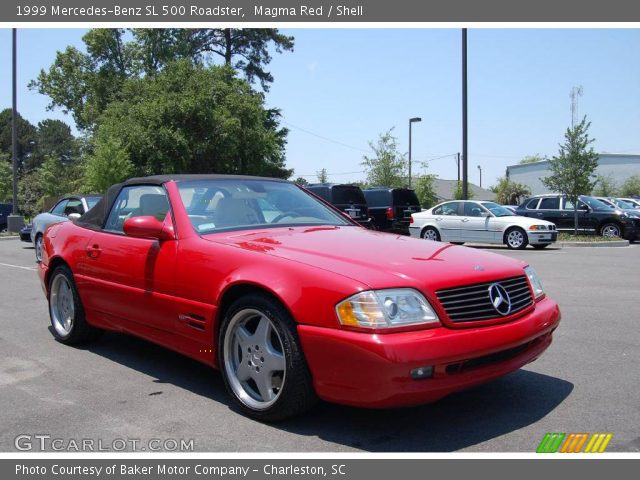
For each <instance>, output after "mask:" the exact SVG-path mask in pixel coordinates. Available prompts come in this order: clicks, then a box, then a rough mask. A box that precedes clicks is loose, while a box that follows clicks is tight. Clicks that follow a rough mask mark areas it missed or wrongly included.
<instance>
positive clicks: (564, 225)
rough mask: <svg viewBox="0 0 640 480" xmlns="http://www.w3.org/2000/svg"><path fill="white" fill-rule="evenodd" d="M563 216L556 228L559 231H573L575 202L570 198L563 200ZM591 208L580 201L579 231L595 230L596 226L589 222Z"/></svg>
mask: <svg viewBox="0 0 640 480" xmlns="http://www.w3.org/2000/svg"><path fill="white" fill-rule="evenodd" d="M562 207H563V208H562V214H561V216H560V219H559V221H558V222H556V227H557V228H558V230H573V229H574V226H575V219H574V211H573V202H572V201H571V200H569V199H568V198H563V199H562ZM588 217H589V207H588V206H587V205H586V204H585V203H584V202H582V201H580V200H578V229H579V230H583V231H584V230H587V231H588V230H594V229H595V224H592V222H589V218H588Z"/></svg>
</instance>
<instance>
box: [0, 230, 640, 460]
mask: <svg viewBox="0 0 640 480" xmlns="http://www.w3.org/2000/svg"><path fill="white" fill-rule="evenodd" d="M490 250H492V251H494V252H496V253H498V254H504V255H508V256H510V257H514V258H521V259H524V260H526V261H528V262H529V263H530V264H531V265H533V266H534V267H535V268H536V269H537V270H538V273H539V274H540V275H541V277H542V279H543V281H544V282H545V287H546V291H547V294H548V295H549V296H551V297H552V298H554V299H555V300H556V301H557V302H558V303H559V304H560V307H561V309H562V314H563V319H562V323H561V325H560V327H559V329H558V330H557V331H556V334H555V341H554V343H553V345H552V346H551V347H550V349H549V350H548V351H547V352H546V353H545V354H544V355H543V356H542V357H541V358H540V359H539V360H538V361H536V362H534V363H533V364H530V365H527V366H526V367H525V368H524V369H522V370H520V371H518V372H515V373H512V374H510V375H508V376H507V377H504V378H502V379H500V380H497V381H495V382H493V383H490V384H487V385H484V386H481V387H478V388H475V389H473V390H470V391H466V392H461V393H458V394H455V395H452V396H450V397H448V398H446V399H444V400H441V401H440V402H438V403H435V404H432V405H425V406H422V407H418V408H410V409H401V410H386V411H373V410H362V409H355V408H348V407H342V406H337V405H329V404H320V405H319V406H318V407H317V408H316V409H315V410H313V411H312V412H310V413H308V414H307V415H305V416H303V417H298V418H295V419H291V420H288V421H286V422H283V423H280V424H276V425H266V424H261V423H258V422H255V421H252V420H249V419H248V418H245V417H244V416H242V415H241V414H239V413H238V412H237V411H236V410H235V409H234V408H233V407H232V406H231V402H230V399H229V398H228V397H227V395H226V393H225V391H224V387H223V384H222V380H221V377H220V375H219V374H218V373H217V372H216V371H214V370H211V369H209V368H207V367H205V366H203V365H200V364H199V363H197V362H195V361H192V360H189V359H187V358H185V357H182V356H180V355H178V354H174V353H172V352H169V351H167V350H164V349H162V348H160V347H157V346H155V345H152V344H149V343H147V342H145V341H142V340H138V339H135V338H131V337H127V336H123V335H119V334H107V335H105V336H104V337H103V338H102V339H101V340H99V341H98V342H97V343H95V344H93V345H91V346H89V347H87V348H82V349H81V348H70V347H66V346H64V345H62V344H59V343H57V342H56V341H55V340H54V339H53V336H52V334H51V333H50V331H49V329H48V327H49V316H48V312H47V305H46V302H45V299H44V296H43V295H42V291H41V289H40V285H39V281H38V278H37V275H36V272H35V264H34V252H33V249H32V248H30V247H29V246H28V245H27V244H25V243H21V242H19V241H17V240H0V286H1V287H0V312H1V313H0V318H1V319H2V322H1V326H2V328H1V330H0V399H1V406H2V408H1V409H0V451H5V452H6V451H10V452H14V451H16V450H15V447H14V439H15V438H16V437H17V436H19V435H35V434H44V435H50V436H51V437H52V438H62V439H65V441H67V442H68V441H69V440H71V439H74V440H76V441H80V440H81V439H95V440H96V441H98V440H100V441H102V442H103V443H104V444H106V445H111V442H112V441H113V440H114V439H122V438H128V439H139V440H140V441H141V442H140V443H141V444H142V445H144V444H145V443H146V442H147V441H148V440H149V439H152V438H153V439H178V440H179V439H186V440H189V439H193V445H194V448H195V450H196V451H214V452H237V451H278V452H349V451H351V452H353V451H369V452H434V451H435V452H440V451H444V452H449V451H470V452H512V451H515V452H533V451H535V449H536V447H537V445H538V443H539V442H540V441H541V439H542V437H543V436H544V434H545V433H547V432H591V433H594V432H611V433H613V439H612V440H611V443H610V444H609V448H608V449H607V451H626V452H638V451H640V401H639V399H640V367H639V366H640V328H639V322H640V306H639V305H640V297H639V294H640V273H639V272H640V245H631V246H629V247H624V248H562V249H560V248H553V247H551V248H548V249H547V250H544V251H534V250H533V249H527V250H524V251H515V252H514V251H509V250H506V249H505V248H501V247H494V248H490ZM34 447H35V448H34V449H35V450H38V445H37V443H36V442H34Z"/></svg>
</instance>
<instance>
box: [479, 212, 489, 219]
mask: <svg viewBox="0 0 640 480" xmlns="http://www.w3.org/2000/svg"><path fill="white" fill-rule="evenodd" d="M480 216H481V217H484V218H487V217H490V216H491V214H490V213H489V212H482V213H481V214H480Z"/></svg>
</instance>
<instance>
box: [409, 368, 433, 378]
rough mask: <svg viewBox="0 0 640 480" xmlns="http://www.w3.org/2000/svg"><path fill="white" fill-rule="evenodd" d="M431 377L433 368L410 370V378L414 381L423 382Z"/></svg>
mask: <svg viewBox="0 0 640 480" xmlns="http://www.w3.org/2000/svg"><path fill="white" fill-rule="evenodd" d="M431 377H433V367H431V366H429V367H419V368H414V369H413V370H411V378H413V379H414V380H423V379H425V378H431Z"/></svg>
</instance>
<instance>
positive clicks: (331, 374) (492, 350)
mask: <svg viewBox="0 0 640 480" xmlns="http://www.w3.org/2000/svg"><path fill="white" fill-rule="evenodd" d="M559 321H560V310H559V308H558V305H557V304H556V303H555V302H553V301H552V300H550V299H548V298H543V299H542V300H540V301H539V302H538V303H536V306H535V309H534V310H533V311H531V312H530V313H528V314H526V315H524V316H523V317H521V318H519V319H517V320H514V321H512V322H508V323H504V324H500V325H493V326H486V327H475V328H465V329H449V328H445V327H439V328H433V329H426V330H418V331H410V332H401V333H387V334H369V333H360V332H353V331H347V330H340V329H330V328H322V327H315V326H309V325H299V326H298V333H299V335H300V340H301V342H302V347H303V350H304V354H305V356H306V359H307V362H308V364H309V368H310V370H311V374H312V376H313V382H314V387H315V389H316V393H317V394H318V396H319V397H320V398H322V399H323V400H326V401H330V402H335V403H342V404H346V405H355V406H359V407H371V408H386V407H397V406H406V405H418V404H423V403H429V402H433V401H436V400H438V399H440V398H442V397H444V396H446V395H449V394H451V393H453V392H456V391H458V390H462V389H465V388H468V387H471V386H474V385H478V384H481V383H484V382H487V381H489V380H492V379H495V378H498V377H500V376H503V375H506V374H507V373H509V372H512V371H514V370H517V369H519V368H520V367H522V366H523V365H526V364H527V363H529V362H532V361H534V360H535V359H536V358H538V356H540V354H542V352H544V351H545V350H546V349H547V347H548V346H549V345H550V344H551V336H552V332H553V330H555V328H556V327H557V326H558V323H559ZM420 367H433V376H432V377H431V378H426V379H420V380H414V379H413V378H411V375H410V372H411V371H412V370H414V369H416V368H420Z"/></svg>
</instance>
